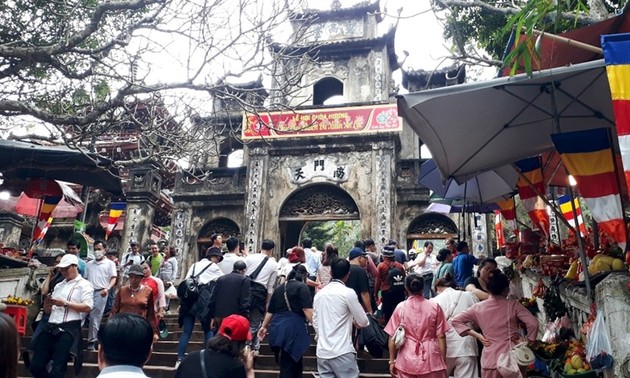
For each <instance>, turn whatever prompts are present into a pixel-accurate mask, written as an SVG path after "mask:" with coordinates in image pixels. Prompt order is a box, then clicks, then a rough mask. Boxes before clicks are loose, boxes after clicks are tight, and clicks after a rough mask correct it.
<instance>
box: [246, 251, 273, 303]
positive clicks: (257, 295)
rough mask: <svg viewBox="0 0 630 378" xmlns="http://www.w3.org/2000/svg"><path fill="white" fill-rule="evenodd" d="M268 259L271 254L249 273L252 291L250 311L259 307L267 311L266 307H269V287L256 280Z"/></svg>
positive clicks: (250, 294)
mask: <svg viewBox="0 0 630 378" xmlns="http://www.w3.org/2000/svg"><path fill="white" fill-rule="evenodd" d="M267 260H269V256H266V257H265V258H264V259H263V260H262V261H261V262H260V264H259V265H258V267H257V268H256V270H255V271H254V272H253V273H252V274H250V275H249V278H250V280H251V282H250V292H249V304H250V305H249V308H250V311H251V310H253V309H259V310H260V311H261V312H263V313H264V312H265V310H266V307H267V287H266V286H265V285H263V284H260V283H258V282H256V281H254V280H255V279H256V277H258V274H259V273H260V271H261V270H262V268H263V267H264V266H265V264H266V263H267Z"/></svg>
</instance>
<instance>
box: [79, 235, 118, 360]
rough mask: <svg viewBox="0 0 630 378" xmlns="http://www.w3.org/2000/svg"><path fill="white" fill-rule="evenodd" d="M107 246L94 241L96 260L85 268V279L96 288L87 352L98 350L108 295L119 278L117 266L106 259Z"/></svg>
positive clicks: (99, 241)
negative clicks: (98, 337)
mask: <svg viewBox="0 0 630 378" xmlns="http://www.w3.org/2000/svg"><path fill="white" fill-rule="evenodd" d="M105 245H106V244H105V242H104V241H102V240H96V241H94V260H92V261H89V262H88V263H87V264H86V266H85V279H87V280H88V281H89V282H90V284H92V287H93V288H94V300H93V302H94V306H93V307H92V311H90V328H89V331H88V345H87V350H96V336H97V335H98V328H99V327H100V326H101V319H102V318H103V311H105V305H106V304H107V294H108V293H109V291H110V290H115V289H114V286H115V285H116V277H117V276H118V272H117V271H116V264H115V263H114V262H113V261H112V260H110V259H108V258H106V257H105V253H106V252H107V251H106V248H105Z"/></svg>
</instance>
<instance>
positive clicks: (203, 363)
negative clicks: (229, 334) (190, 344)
mask: <svg viewBox="0 0 630 378" xmlns="http://www.w3.org/2000/svg"><path fill="white" fill-rule="evenodd" d="M205 351H206V350H205V349H202V350H201V352H199V364H200V365H201V376H202V377H204V378H207V377H208V371H207V370H206V359H205V357H204V356H203V354H204V352H205Z"/></svg>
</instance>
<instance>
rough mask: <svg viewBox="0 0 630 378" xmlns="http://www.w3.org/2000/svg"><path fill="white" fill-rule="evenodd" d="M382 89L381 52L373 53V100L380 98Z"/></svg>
mask: <svg viewBox="0 0 630 378" xmlns="http://www.w3.org/2000/svg"><path fill="white" fill-rule="evenodd" d="M382 89H383V53H382V52H380V51H378V52H375V53H374V101H380V100H381V99H382V97H383V96H382V94H381V93H382Z"/></svg>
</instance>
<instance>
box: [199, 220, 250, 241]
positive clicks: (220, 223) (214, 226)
mask: <svg viewBox="0 0 630 378" xmlns="http://www.w3.org/2000/svg"><path fill="white" fill-rule="evenodd" d="M213 234H219V235H221V236H223V238H224V239H225V240H227V238H229V237H231V236H234V237H236V238H240V237H241V230H240V229H239V228H238V225H237V224H236V223H234V221H232V220H231V219H227V218H219V219H215V220H213V221H211V222H209V223H208V224H206V225H205V226H204V227H203V228H202V229H201V231H199V239H205V238H208V239H209V238H210V237H211V236H212V235H213Z"/></svg>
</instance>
